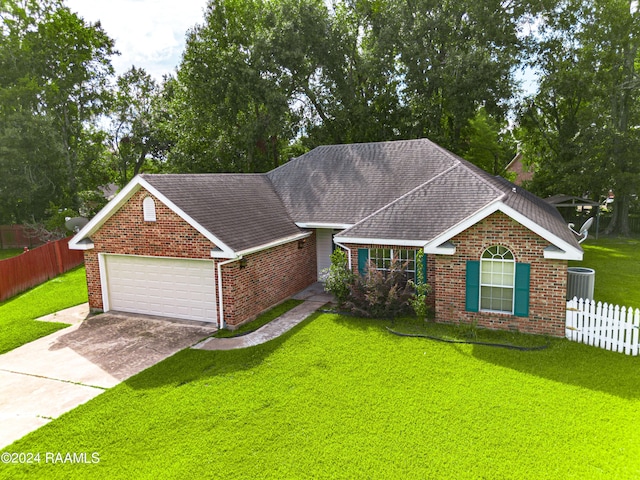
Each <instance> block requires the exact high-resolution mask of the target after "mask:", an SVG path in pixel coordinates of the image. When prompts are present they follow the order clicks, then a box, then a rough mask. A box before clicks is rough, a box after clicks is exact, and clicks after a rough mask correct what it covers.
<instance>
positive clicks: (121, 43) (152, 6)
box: [65, 0, 207, 80]
mask: <svg viewBox="0 0 640 480" xmlns="http://www.w3.org/2000/svg"><path fill="white" fill-rule="evenodd" d="M65 4H66V5H67V6H68V7H69V8H70V9H71V10H72V11H74V12H76V13H78V15H79V16H80V17H82V18H84V19H85V20H86V21H88V22H91V23H94V22H97V21H98V20H99V21H100V23H101V24H102V28H104V30H105V31H106V32H107V34H108V35H109V36H110V37H111V38H112V39H114V40H115V42H116V50H118V51H119V52H120V55H119V56H116V57H114V58H113V59H112V63H113V66H114V68H115V69H116V73H117V74H122V73H124V72H125V71H127V70H128V69H129V68H131V66H132V65H135V66H136V67H143V68H144V69H145V70H146V71H147V73H149V74H151V75H152V76H153V77H154V78H156V79H157V80H161V79H162V75H164V74H166V73H173V72H174V71H175V68H176V67H177V66H178V64H179V63H180V58H181V56H182V52H183V50H184V36H185V33H186V31H187V30H188V29H189V28H191V27H193V26H194V25H196V24H198V23H200V24H201V23H202V21H203V18H204V13H203V12H204V7H205V5H206V4H207V0H109V1H105V0H66V2H65Z"/></svg>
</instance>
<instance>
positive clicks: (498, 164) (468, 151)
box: [462, 108, 515, 176]
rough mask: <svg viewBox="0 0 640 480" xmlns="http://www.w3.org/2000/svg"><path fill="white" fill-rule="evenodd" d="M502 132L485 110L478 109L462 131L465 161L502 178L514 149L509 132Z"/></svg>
mask: <svg viewBox="0 0 640 480" xmlns="http://www.w3.org/2000/svg"><path fill="white" fill-rule="evenodd" d="M502 130H503V128H502V127H501V125H500V124H499V123H498V122H497V121H496V120H495V119H494V118H492V117H491V116H490V115H489V114H488V113H487V111H486V109H485V108H480V109H479V110H478V112H477V113H476V116H475V117H474V118H472V119H471V120H469V122H468V124H467V126H466V127H465V128H463V129H462V139H463V148H464V152H463V156H464V158H465V160H468V161H470V162H471V163H473V164H475V165H477V166H478V167H480V168H482V169H483V170H485V171H487V172H489V173H492V174H493V175H501V176H504V175H505V167H506V166H507V164H508V163H509V161H510V160H511V159H512V158H513V155H514V154H515V148H514V146H513V145H512V143H513V142H511V141H510V132H505V133H503V132H502ZM505 130H506V129H505Z"/></svg>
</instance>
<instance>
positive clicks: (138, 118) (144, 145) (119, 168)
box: [109, 66, 167, 186]
mask: <svg viewBox="0 0 640 480" xmlns="http://www.w3.org/2000/svg"><path fill="white" fill-rule="evenodd" d="M114 97H115V98H114V100H113V104H112V107H111V112H112V113H111V116H110V120H111V128H110V135H109V141H110V146H111V151H112V152H113V153H114V157H115V159H116V161H115V165H116V168H115V170H116V172H117V182H118V184H119V185H120V186H124V185H126V184H127V182H128V181H129V180H130V179H131V178H132V177H134V176H136V175H137V174H138V173H140V172H141V171H142V169H143V167H144V166H145V162H147V161H148V160H150V159H152V160H157V161H161V160H163V158H164V156H165V153H166V149H167V144H166V142H165V141H163V133H162V131H161V128H160V119H159V118H158V117H159V115H160V114H161V112H162V107H161V105H160V102H161V99H160V98H159V97H160V87H159V86H158V85H157V83H156V82H155V80H154V79H153V78H152V77H151V76H150V75H149V74H148V73H146V72H145V71H144V69H142V68H136V67H135V66H134V67H131V69H130V70H128V71H127V72H125V73H124V74H123V75H121V76H119V77H118V78H117V80H116V91H115V95H114Z"/></svg>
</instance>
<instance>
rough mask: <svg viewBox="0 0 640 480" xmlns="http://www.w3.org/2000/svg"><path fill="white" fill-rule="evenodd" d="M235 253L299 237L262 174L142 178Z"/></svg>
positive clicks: (180, 175) (267, 180)
mask: <svg viewBox="0 0 640 480" xmlns="http://www.w3.org/2000/svg"><path fill="white" fill-rule="evenodd" d="M142 178H144V180H146V181H147V182H149V184H151V185H152V186H153V187H155V188H157V189H158V190H159V191H160V192H161V193H162V194H163V195H165V196H166V197H167V198H168V199H169V200H171V201H172V202H173V203H174V204H175V205H176V206H177V207H179V208H180V209H181V210H182V211H184V212H185V213H186V214H187V215H189V216H190V217H191V218H193V219H194V220H195V221H196V222H198V223H199V224H200V225H202V226H203V227H204V228H205V229H207V230H208V231H209V232H211V233H212V234H213V235H215V236H216V237H217V238H219V239H220V240H221V241H222V242H224V244H225V245H227V246H228V247H230V248H231V249H232V250H234V251H236V252H238V251H242V250H245V249H247V248H251V247H256V246H260V245H264V244H267V243H269V242H272V241H275V240H279V239H281V238H284V237H288V236H291V235H295V234H298V233H300V232H301V230H300V229H299V228H298V227H296V225H295V223H294V222H293V220H292V219H291V217H289V214H288V213H287V210H286V209H285V207H284V205H283V204H282V202H281V201H280V198H279V197H278V195H277V194H276V192H275V190H274V189H273V186H272V185H271V182H269V179H268V178H267V177H266V176H265V175H261V174H200V175H183V174H179V175H146V174H145V175H142Z"/></svg>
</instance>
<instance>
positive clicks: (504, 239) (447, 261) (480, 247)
mask: <svg viewBox="0 0 640 480" xmlns="http://www.w3.org/2000/svg"><path fill="white" fill-rule="evenodd" d="M451 241H452V242H453V243H454V244H455V245H456V253H455V255H451V256H449V255H437V256H436V260H435V288H436V292H435V295H436V320H437V321H441V322H459V321H460V322H466V323H469V322H473V321H477V322H478V325H480V326H483V327H487V328H495V329H501V330H505V329H512V330H516V329H517V330H519V331H521V332H526V333H536V334H547V335H553V336H558V337H562V336H564V322H565V311H566V300H565V295H566V287H567V261H566V260H547V259H544V257H543V250H544V248H546V247H548V246H549V242H547V241H546V240H544V239H543V238H541V237H539V236H538V235H536V234H535V233H533V232H531V231H530V230H528V229H527V228H525V227H523V226H522V225H520V224H519V223H517V222H516V221H515V220H512V219H511V218H509V217H508V216H507V215H505V214H503V213H501V212H496V213H494V214H492V215H490V216H489V217H487V218H486V219H484V220H483V221H481V222H479V223H478V224H476V225H474V226H473V227H471V228H469V229H467V230H465V231H464V232H462V233H461V234H459V235H457V236H456V237H454V238H453V239H452V240H451ZM492 245H503V246H505V247H507V248H508V249H509V250H511V252H512V253H513V255H514V256H515V260H516V262H520V263H528V264H530V265H531V277H530V289H529V316H528V317H516V316H514V315H509V314H500V313H490V312H467V311H465V293H466V292H465V284H466V262H467V261H468V260H480V256H481V255H482V253H483V252H484V250H485V249H486V248H488V247H490V246H492Z"/></svg>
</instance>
